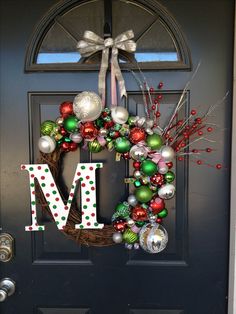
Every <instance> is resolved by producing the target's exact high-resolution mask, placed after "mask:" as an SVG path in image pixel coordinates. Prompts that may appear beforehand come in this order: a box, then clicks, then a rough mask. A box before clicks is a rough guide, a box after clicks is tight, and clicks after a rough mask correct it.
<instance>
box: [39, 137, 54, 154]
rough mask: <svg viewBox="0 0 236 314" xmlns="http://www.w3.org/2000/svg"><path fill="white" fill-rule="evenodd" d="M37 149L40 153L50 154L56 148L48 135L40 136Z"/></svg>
mask: <svg viewBox="0 0 236 314" xmlns="http://www.w3.org/2000/svg"><path fill="white" fill-rule="evenodd" d="M38 148H39V150H40V151H41V152H42V153H45V154H50V153H52V152H53V151H54V150H55V148H56V141H55V140H54V139H53V138H52V137H50V136H48V135H44V136H41V137H40V138H39V141H38Z"/></svg>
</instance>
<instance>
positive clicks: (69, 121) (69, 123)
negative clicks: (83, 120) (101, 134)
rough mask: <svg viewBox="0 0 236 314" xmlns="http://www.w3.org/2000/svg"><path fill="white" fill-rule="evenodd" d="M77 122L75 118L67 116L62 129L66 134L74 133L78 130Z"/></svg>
mask: <svg viewBox="0 0 236 314" xmlns="http://www.w3.org/2000/svg"><path fill="white" fill-rule="evenodd" d="M78 121H79V120H78V119H77V118H76V117H75V116H69V117H67V118H65V120H64V128H65V129H66V131H68V132H71V133H72V132H75V131H77V130H78Z"/></svg>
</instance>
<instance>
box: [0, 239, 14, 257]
mask: <svg viewBox="0 0 236 314" xmlns="http://www.w3.org/2000/svg"><path fill="white" fill-rule="evenodd" d="M13 241H14V240H13V238H12V236H11V235H10V234H7V233H2V234H0V261H1V262H4V263H5V262H9V261H10V260H11V259H12V257H13Z"/></svg>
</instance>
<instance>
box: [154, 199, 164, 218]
mask: <svg viewBox="0 0 236 314" xmlns="http://www.w3.org/2000/svg"><path fill="white" fill-rule="evenodd" d="M150 208H151V209H152V213H153V214H154V215H157V214H158V213H160V212H161V211H162V210H163V209H164V208H165V202H164V200H163V199H161V198H159V197H156V198H155V199H153V200H151V202H150Z"/></svg>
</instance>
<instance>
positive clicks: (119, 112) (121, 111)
mask: <svg viewBox="0 0 236 314" xmlns="http://www.w3.org/2000/svg"><path fill="white" fill-rule="evenodd" d="M111 117H112V119H113V121H114V122H116V123H119V124H124V123H125V122H126V121H127V120H128V118H129V113H128V111H127V109H125V108H124V107H121V106H116V107H113V108H111Z"/></svg>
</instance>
